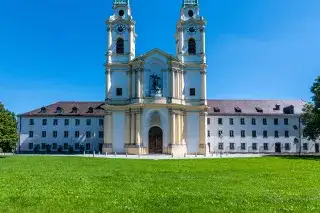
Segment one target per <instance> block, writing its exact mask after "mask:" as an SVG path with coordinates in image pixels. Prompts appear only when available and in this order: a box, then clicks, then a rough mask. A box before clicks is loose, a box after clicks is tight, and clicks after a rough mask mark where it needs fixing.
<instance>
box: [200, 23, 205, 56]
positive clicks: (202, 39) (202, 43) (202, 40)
mask: <svg viewBox="0 0 320 213" xmlns="http://www.w3.org/2000/svg"><path fill="white" fill-rule="evenodd" d="M200 53H201V54H203V55H205V54H206V32H205V27H204V26H203V27H202V28H201V29H200Z"/></svg>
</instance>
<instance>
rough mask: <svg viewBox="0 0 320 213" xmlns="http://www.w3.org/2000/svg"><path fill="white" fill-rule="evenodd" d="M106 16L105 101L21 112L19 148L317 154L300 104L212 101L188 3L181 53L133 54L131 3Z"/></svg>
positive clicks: (180, 30)
mask: <svg viewBox="0 0 320 213" xmlns="http://www.w3.org/2000/svg"><path fill="white" fill-rule="evenodd" d="M113 9H114V14H113V15H112V16H111V17H110V18H109V19H108V20H107V22H106V24H107V33H108V48H107V54H106V63H105V76H106V91H105V93H106V99H105V101H104V102H58V103H55V104H52V105H49V106H46V107H42V108H40V109H36V110H34V111H31V112H27V113H24V114H22V115H20V116H19V131H20V141H19V146H18V151H19V152H21V153H22V152H33V151H34V149H35V146H37V147H38V148H39V147H40V148H39V149H40V150H43V151H44V150H46V149H48V147H49V146H50V151H53V152H55V151H57V150H58V149H59V150H60V151H62V152H64V151H67V150H69V149H70V147H71V148H72V150H74V151H76V152H77V151H79V150H80V149H81V147H82V149H85V150H88V151H100V152H102V153H128V154H136V155H138V154H140V155H141V154H172V155H185V154H201V155H205V154H208V153H209V152H231V153H232V152H234V153H248V152H250V153H274V152H278V153H282V152H286V153H293V152H298V151H303V152H308V153H309V152H310V153H314V152H319V143H314V142H309V141H307V140H306V139H304V138H303V136H302V123H301V121H300V114H301V112H302V108H303V105H304V102H303V101H263V100H262V101H245V100H242V101H235V100H234V101H231V100H230V101H228V100H207V94H206V90H207V87H206V82H207V79H206V75H207V63H206V48H205V47H206V45H205V44H206V34H205V29H206V21H205V19H204V18H203V17H202V16H200V10H199V5H198V1H197V0H184V1H183V5H182V7H181V11H180V19H179V21H178V22H177V26H176V34H175V39H176V54H175V55H171V54H168V53H165V52H163V51H162V50H159V49H153V50H151V51H149V52H147V53H145V54H143V55H141V56H136V53H135V50H136V48H135V46H136V38H137V35H136V31H135V29H136V28H135V24H136V23H135V21H134V19H133V17H132V15H131V7H130V3H129V0H114V4H113Z"/></svg>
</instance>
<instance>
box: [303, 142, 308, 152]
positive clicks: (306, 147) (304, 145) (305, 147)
mask: <svg viewBox="0 0 320 213" xmlns="http://www.w3.org/2000/svg"><path fill="white" fill-rule="evenodd" d="M308 145H309V144H308V143H304V144H303V150H304V151H307V150H309V147H308Z"/></svg>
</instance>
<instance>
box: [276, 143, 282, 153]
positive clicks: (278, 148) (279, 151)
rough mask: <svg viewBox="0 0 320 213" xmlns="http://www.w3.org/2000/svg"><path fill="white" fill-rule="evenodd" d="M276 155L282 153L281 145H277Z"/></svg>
mask: <svg viewBox="0 0 320 213" xmlns="http://www.w3.org/2000/svg"><path fill="white" fill-rule="evenodd" d="M276 153H281V143H276Z"/></svg>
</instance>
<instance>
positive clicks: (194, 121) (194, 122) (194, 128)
mask: <svg viewBox="0 0 320 213" xmlns="http://www.w3.org/2000/svg"><path fill="white" fill-rule="evenodd" d="M186 119H187V129H186V143H187V151H188V153H197V152H198V150H199V112H188V113H187V116H186Z"/></svg>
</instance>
